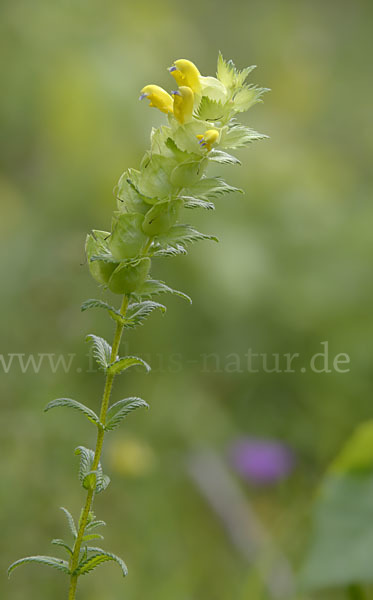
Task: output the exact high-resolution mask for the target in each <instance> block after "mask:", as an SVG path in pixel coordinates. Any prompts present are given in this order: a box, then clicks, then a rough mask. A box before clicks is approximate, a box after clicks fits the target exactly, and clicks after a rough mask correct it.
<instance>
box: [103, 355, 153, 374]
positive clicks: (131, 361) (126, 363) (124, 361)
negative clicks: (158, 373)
mask: <svg viewBox="0 0 373 600" xmlns="http://www.w3.org/2000/svg"><path fill="white" fill-rule="evenodd" d="M136 365H141V366H142V367H145V369H146V370H147V372H149V371H150V366H149V365H148V363H147V362H145V360H143V359H142V358H138V357H137V356H125V357H123V358H118V360H116V361H115V362H113V363H111V365H110V366H109V368H108V370H109V373H111V374H113V375H119V374H120V373H122V371H125V370H126V369H129V367H134V366H136Z"/></svg>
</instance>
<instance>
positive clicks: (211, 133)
mask: <svg viewBox="0 0 373 600" xmlns="http://www.w3.org/2000/svg"><path fill="white" fill-rule="evenodd" d="M197 138H198V140H199V143H200V144H201V146H204V147H206V148H207V150H208V151H209V152H210V150H211V148H212V145H213V144H215V142H217V141H218V139H219V131H218V130H217V129H208V130H207V131H205V133H204V134H203V135H201V134H199V135H197Z"/></svg>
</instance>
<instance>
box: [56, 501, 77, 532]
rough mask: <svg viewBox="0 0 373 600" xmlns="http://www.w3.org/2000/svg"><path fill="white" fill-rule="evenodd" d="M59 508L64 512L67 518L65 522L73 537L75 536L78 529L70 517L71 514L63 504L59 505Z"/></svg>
mask: <svg viewBox="0 0 373 600" xmlns="http://www.w3.org/2000/svg"><path fill="white" fill-rule="evenodd" d="M60 509H61V510H62V511H63V512H64V513H65V515H66V518H67V522H68V524H69V527H70V531H71V533H72V534H73V536H74V537H77V535H78V531H77V529H76V526H75V523H74V519H73V517H72V514H71V513H70V512H69V511H68V510H67V508H65V507H64V506H60Z"/></svg>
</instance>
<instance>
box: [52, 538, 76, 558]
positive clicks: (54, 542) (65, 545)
mask: <svg viewBox="0 0 373 600" xmlns="http://www.w3.org/2000/svg"><path fill="white" fill-rule="evenodd" d="M51 544H53V545H54V546H62V548H64V549H65V550H66V551H67V552H68V554H69V555H70V556H72V554H73V551H72V549H71V548H70V546H68V545H67V544H66V542H64V541H63V540H52V541H51Z"/></svg>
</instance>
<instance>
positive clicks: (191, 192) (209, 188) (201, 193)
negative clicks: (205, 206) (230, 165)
mask: <svg viewBox="0 0 373 600" xmlns="http://www.w3.org/2000/svg"><path fill="white" fill-rule="evenodd" d="M220 146H221V143H220ZM226 147H227V148H229V147H230V146H226ZM232 147H233V146H232ZM184 191H185V194H186V195H187V196H193V198H201V199H202V200H210V199H213V198H218V197H219V196H221V195H222V194H228V193H230V192H241V193H242V190H241V189H239V188H236V187H234V186H232V185H229V184H228V183H227V182H226V181H224V179H222V178H221V177H202V179H201V180H200V181H199V182H198V183H196V184H194V185H192V186H190V187H188V188H185V190H184Z"/></svg>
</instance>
